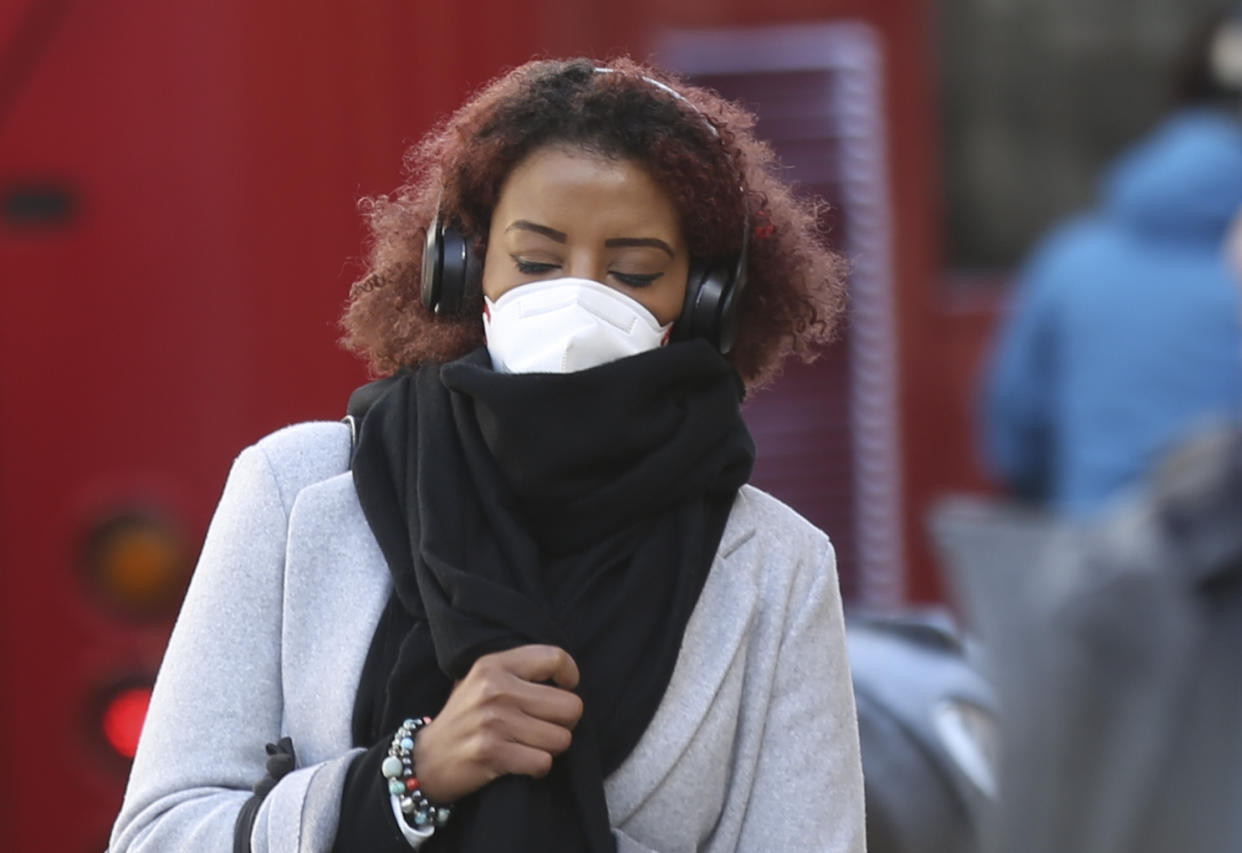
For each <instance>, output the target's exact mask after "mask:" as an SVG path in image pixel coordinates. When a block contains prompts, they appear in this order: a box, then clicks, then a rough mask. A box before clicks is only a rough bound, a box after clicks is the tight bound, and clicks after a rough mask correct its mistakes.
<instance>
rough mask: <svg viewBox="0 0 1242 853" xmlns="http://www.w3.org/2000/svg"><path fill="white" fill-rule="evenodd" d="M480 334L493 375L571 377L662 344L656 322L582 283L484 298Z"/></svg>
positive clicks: (664, 331) (624, 300)
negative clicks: (555, 375) (493, 299)
mask: <svg viewBox="0 0 1242 853" xmlns="http://www.w3.org/2000/svg"><path fill="white" fill-rule="evenodd" d="M484 303H485V305H484V308H483V330H484V332H485V333H486V334H487V349H488V352H489V353H491V356H492V367H493V368H494V369H495V370H496V371H497V372H499V373H573V372H574V371H578V370H586V369H587V368H589V367H597V366H598V365H601V364H606V363H607V362H610V361H615V360H617V359H618V358H624V357H625V356H627V355H635V354H637V353H640V352H646V351H647V350H653V349H656V348H657V347H661V346H663V345H664V344H666V343H668V333H669V330H670V329H671V328H672V327H673V324H672V323H669V324H668V325H666V326H661V325H660V321H659V320H657V319H656V318H655V315H653V314H652V313H651V312H650V311H648V310H647V309H646V308H644V307H643V306H642V305H641V304H640V303H638V302H636V301H635V300H633V299H631V298H630V297H628V296H626V295H625V294H624V293H621V292H620V291H617V290H614V289H612V288H611V287H608V286H606V285H603V284H600V283H599V282H597V281H590V280H589V279H585V278H557V279H551V280H549V281H537V282H532V283H530V284H523V285H519V286H518V287H515V288H513V289H512V290H509V291H507V292H506V293H504V294H503V295H502V296H501V297H500V298H499V299H497V300H496V301H495V302H493V301H492V300H490V299H487V298H485V299H484Z"/></svg>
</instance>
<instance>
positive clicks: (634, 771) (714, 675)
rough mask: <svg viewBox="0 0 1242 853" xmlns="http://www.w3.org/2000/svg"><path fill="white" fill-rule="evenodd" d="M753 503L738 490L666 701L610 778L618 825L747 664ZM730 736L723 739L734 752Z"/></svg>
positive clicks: (753, 594) (753, 591)
mask: <svg viewBox="0 0 1242 853" xmlns="http://www.w3.org/2000/svg"><path fill="white" fill-rule="evenodd" d="M745 501H746V498H745V495H744V494H743V493H739V494H738V497H737V500H736V501H735V502H734V505H733V510H732V512H731V513H730V516H729V522H728V524H727V525H726V527H725V532H724V535H723V536H722V537H721V541H720V549H719V551H718V552H717V554H716V559H715V560H713V562H712V568H711V572H710V574H709V575H708V578H707V582H706V583H705V584H704V585H703V591H702V593H701V594H700V595H699V601H698V603H697V605H696V606H695V608H694V612H693V613H692V614H691V615H690V621H689V623H688V624H687V625H686V633H685V636H684V637H683V639H682V646H681V653H680V654H679V656H678V658H677V663H676V665H675V667H674V669H673V677H672V679H671V680H670V681H669V685H668V689H667V690H666V691H665V693H664V698H663V700H661V702H660V706H659V708H657V709H656V713H655V716H654V717H653V718H652V720H651V724H650V725H649V726H648V727H647V731H646V732H645V733H644V734H643V736H642V738H641V739H640V740H639V741H638V744H637V745H636V746H635V747H634V750H633V752H631V753H630V755H629V756H628V757H627V758H626V760H625V761H624V762H622V764H621V766H620V767H618V768H617V769H616V771H615V772H614V773H613V774H612V775H611V776H609V777H608V779H607V780H606V781H605V789H606V791H607V794H608V803H609V807H610V812H611V813H612V819H613V823H614V825H621V824H623V823H625V821H626V820H627V819H629V818H630V817H631V816H632V815H633V814H634V812H635V811H637V810H638V809H639V808H640V807H641V806H642V804H643V802H644V801H645V800H646V799H647V797H648V796H650V795H651V793H652V792H653V791H654V790H655V789H656V788H658V787H659V786H660V783H661V782H662V781H663V780H664V779H665V777H666V776H668V774H669V771H670V770H671V769H672V768H673V767H674V766H675V765H676V764H677V763H678V761H679V760H680V759H681V757H682V755H683V753H684V752H685V751H686V748H687V747H688V746H689V744H690V742H691V741H692V740H693V739H694V737H695V735H696V734H698V733H699V732H700V731H701V730H702V729H703V727H704V721H705V719H706V717H707V714H708V711H709V710H711V707H712V703H713V701H714V700H715V698H716V696H717V694H718V693H719V691H720V688H721V685H722V684H723V683H724V681H725V679H726V678H727V677H728V676H729V674H730V672H731V671H732V670H734V669H735V665H736V664H737V663H738V662H739V660H740V659H744V657H745V655H744V651H743V648H744V640H745V638H746V636H747V635H748V634H749V632H750V627H751V623H752V621H753V619H754V614H755V608H756V601H757V598H758V587H757V584H756V582H755V579H754V577H753V573H752V572H751V571H750V570H749V568H748V566H747V559H746V556H745V555H746V549H742V550H741V552H740V553H739V549H741V548H742V545H744V544H745V543H746V541H747V540H749V539H750V538H751V537H752V536H753V535H754V532H755V531H754V527H753V525H752V524H751V522H750V520H749V513H747V512H745V511H744V504H745ZM731 740H732V738H731V737H727V738H723V739H722V741H723V742H722V743H721V748H722V749H723V750H725V751H726V752H727V750H728V749H729V742H730V741H731Z"/></svg>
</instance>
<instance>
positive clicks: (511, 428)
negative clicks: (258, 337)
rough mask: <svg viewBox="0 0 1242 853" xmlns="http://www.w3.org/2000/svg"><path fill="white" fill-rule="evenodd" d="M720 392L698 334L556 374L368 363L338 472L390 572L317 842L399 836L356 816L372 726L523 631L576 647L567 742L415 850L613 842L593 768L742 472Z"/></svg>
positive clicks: (418, 708)
mask: <svg viewBox="0 0 1242 853" xmlns="http://www.w3.org/2000/svg"><path fill="white" fill-rule="evenodd" d="M740 396H741V385H740V382H739V381H738V378H737V375H736V373H734V372H733V370H732V368H730V367H729V365H728V364H727V362H726V361H725V360H724V359H723V358H721V356H720V355H719V354H718V353H716V352H715V351H714V350H713V349H711V347H710V346H708V345H707V344H705V343H703V342H701V341H694V342H688V343H683V344H674V345H672V346H669V347H664V348H661V349H657V350H653V351H651V352H647V353H642V354H640V355H636V356H633V357H630V358H625V359H621V360H619V361H615V362H612V363H609V364H605V365H602V366H600V367H596V368H593V369H590V370H586V371H581V372H578V373H571V374H566V375H551V374H525V375H505V374H497V373H494V372H493V371H492V369H491V366H490V361H489V359H488V354H487V351H486V350H485V349H483V350H478V351H476V352H474V353H472V354H471V355H469V356H467V357H465V358H463V359H461V360H459V361H456V362H453V363H450V364H447V365H444V366H439V365H425V366H423V367H421V368H419V369H418V370H417V371H416V372H413V373H407V374H404V375H399V376H398V377H396V378H394V379H393V380H390V381H389V383H388V387H387V388H386V389H385V390H384V392H383V393H382V395H381V396H380V397H379V398H378V399H377V400H376V401H375V402H374V404H373V405H372V406H371V408H370V411H369V412H368V413H367V415H366V417H365V419H364V420H363V425H362V430H361V436H360V439H359V442H358V447H357V452H356V455H355V458H354V463H353V474H354V484H355V486H356V488H357V491H358V497H359V500H360V502H361V504H362V509H363V511H364V513H365V515H366V518H367V521H368V522H369V524H370V526H371V529H372V531H373V532H374V534H375V537H376V539H377V540H378V542H379V545H380V548H381V549H382V551H383V553H384V556H385V557H386V558H387V561H388V565H389V568H390V570H391V571H392V576H393V583H394V591H393V595H392V597H391V598H390V600H389V602H388V605H387V607H386V609H385V610H384V613H383V615H382V617H381V620H380V623H379V625H378V627H377V629H376V632H375V636H374V639H373V640H372V644H371V649H370V653H369V655H368V658H367V662H366V665H365V667H364V670H363V674H362V680H361V683H360V684H359V688H358V696H357V701H356V704H355V709H354V739H355V742H356V743H358V744H359V745H366V746H371V749H370V750H369V752H368V753H367V755H366V757H365V759H364V760H362V761H358V762H355V766H354V768H353V770H352V771H351V777H350V780H349V782H348V783H347V786H346V793H345V795H344V798H343V801H342V817H341V830H340V832H339V833H338V841H337V845H336V848H335V849H336V850H337V851H342V852H343V851H354V850H367V851H376V850H384V849H393V850H400V849H402V847H403V845H404V841H399V836H397V835H395V828H394V827H391V826H388V827H387V831H386V833H385V834H384V838H383V839H381V838H380V837H378V836H377V834H376V833H377V829H376V827H375V825H374V821H375V820H384V821H386V823H387V824H389V825H391V823H392V815H391V811H390V810H389V808H388V804H387V795H386V792H385V790H384V788H383V786H382V784H381V783H382V781H383V780H382V779H381V777H380V774H379V772H378V764H379V761H380V760H381V759H382V757H383V755H384V753H385V751H386V748H387V743H388V740H389V739H390V738H391V736H392V732H393V730H395V729H396V727H397V726H398V725H399V724H400V722H401V721H402V720H403V719H405V718H406V717H408V716H416V715H430V716H435V715H436V714H437V713H438V712H439V710H440V708H441V707H442V706H443V704H444V702H445V700H446V699H447V697H448V694H449V691H450V689H451V687H452V684H453V683H454V681H455V680H457V679H460V678H462V677H463V676H464V675H466V673H467V672H468V671H469V669H470V667H471V665H472V664H473V663H474V661H475V660H476V659H477V658H478V657H480V656H481V655H484V654H488V653H491V652H495V651H500V650H504V649H509V648H513V647H515V646H519V645H523V644H527V643H548V644H552V645H556V646H560V647H562V648H564V649H565V650H566V651H568V652H569V654H570V655H571V656H572V657H573V658H574V660H575V661H577V663H578V667H579V670H580V671H581V682H580V684H579V686H578V691H577V692H578V693H579V695H580V696H581V697H582V699H583V704H584V706H585V711H584V714H583V718H582V720H581V721H580V723H579V724H578V726H577V727H576V728H575V730H574V738H573V745H572V746H571V747H570V749H569V750H568V751H567V752H566V753H565V754H564V755H562V756H560V757H559V758H558V759H557V760H556V762H555V763H554V766H553V770H552V772H551V773H550V774H549V775H548V776H547V777H546V778H544V779H540V780H535V779H531V778H529V777H525V776H506V777H502V778H500V779H498V780H496V781H494V782H492V783H490V784H489V785H487V786H485V787H484V788H482V789H481V790H479V791H478V792H476V793H475V794H472V795H470V796H468V797H466V798H465V799H464V800H462V801H461V802H459V803H457V804H456V807H455V809H454V814H453V818H452V820H451V821H450V822H449V823H448V825H447V826H445V827H443V828H441V829H439V830H437V831H436V834H435V835H434V836H433V837H432V839H431V840H430V841H429V842H428V843H427V844H426V845H424V849H425V850H427V851H429V853H430V851H434V850H453V851H465V853H484V851H486V853H493V851H497V850H512V851H539V853H554V851H561V850H564V851H575V853H578V851H593V852H594V851H612V850H613V849H614V846H615V845H614V842H613V839H612V834H611V830H610V826H609V820H608V812H607V806H606V803H605V800H604V788H603V780H604V778H605V777H606V776H607V775H608V774H609V773H611V772H612V771H613V770H615V769H616V768H617V766H618V765H620V764H621V762H622V761H623V760H624V759H625V757H626V756H627V755H628V754H629V752H630V750H631V749H633V747H634V745H635V744H636V743H637V742H638V739H639V737H640V736H641V735H642V733H643V731H644V730H645V729H646V728H647V725H648V724H649V723H650V721H651V718H652V716H653V715H654V713H655V711H656V708H657V706H658V704H659V702H660V700H661V698H662V697H663V695H664V691H665V689H666V687H667V686H668V682H669V679H670V677H671V676H672V672H673V665H674V663H675V662H676V659H677V655H678V652H679V650H680V647H681V640H682V635H683V633H684V632H685V627H686V622H687V620H688V619H689V617H690V613H691V611H692V610H693V609H694V606H695V603H696V602H697V600H698V596H699V593H700V591H701V590H702V588H703V583H704V581H705V580H706V577H707V573H708V570H709V569H710V567H711V563H712V560H713V558H714V556H715V553H716V549H717V547H718V545H719V542H720V537H721V535H722V533H723V531H724V526H725V522H726V520H727V518H728V514H729V509H730V507H731V506H732V503H733V500H734V497H735V495H736V493H737V490H738V488H739V487H740V486H741V485H742V484H743V483H744V482H746V479H747V478H748V477H749V475H750V470H751V465H752V462H753V459H754V446H753V443H752V441H751V438H750V434H749V432H748V431H747V429H746V426H745V424H744V423H743V422H742V419H741V416H740V414H739V411H738V404H739V400H740ZM372 765H373V766H372ZM368 777H369V778H368ZM377 804H379V805H380V806H382V808H377ZM380 815H383V817H382V818H381V817H380ZM384 839H387V840H384ZM394 842H395V843H394ZM389 845H391V846H389ZM406 849H408V848H406Z"/></svg>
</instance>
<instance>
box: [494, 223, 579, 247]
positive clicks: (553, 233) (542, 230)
mask: <svg viewBox="0 0 1242 853" xmlns="http://www.w3.org/2000/svg"><path fill="white" fill-rule="evenodd" d="M514 229H517V230H519V231H534V232H535V233H536V234H542V235H543V236H545V237H547V238H548V239H549V240H555V241H556V242H558V243H566V242H568V241H569V237H568V235H566V234H565V232H564V231H557V230H556V229H555V228H549V227H548V226H546V225H538V224H536V223H534V222H531V221H529V220H526V219H518V220H516V221H515V222H513V223H512V224H511V225H509V227H508V228H506V229H505V231H513V230H514Z"/></svg>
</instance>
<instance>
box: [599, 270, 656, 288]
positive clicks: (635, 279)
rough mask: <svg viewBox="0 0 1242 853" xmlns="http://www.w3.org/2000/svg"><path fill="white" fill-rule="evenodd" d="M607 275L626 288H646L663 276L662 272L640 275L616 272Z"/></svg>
mask: <svg viewBox="0 0 1242 853" xmlns="http://www.w3.org/2000/svg"><path fill="white" fill-rule="evenodd" d="M608 274H609V275H610V276H612V277H613V278H615V279H616V280H617V281H619V282H621V283H622V284H624V285H626V286H627V287H647V286H648V285H650V284H651V283H652V282H653V281H655V280H656V279H658V278H659V277H660V276H662V275H664V273H662V272H656V273H648V274H646V275H640V274H638V273H624V272H616V271H613V272H610V273H608Z"/></svg>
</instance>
